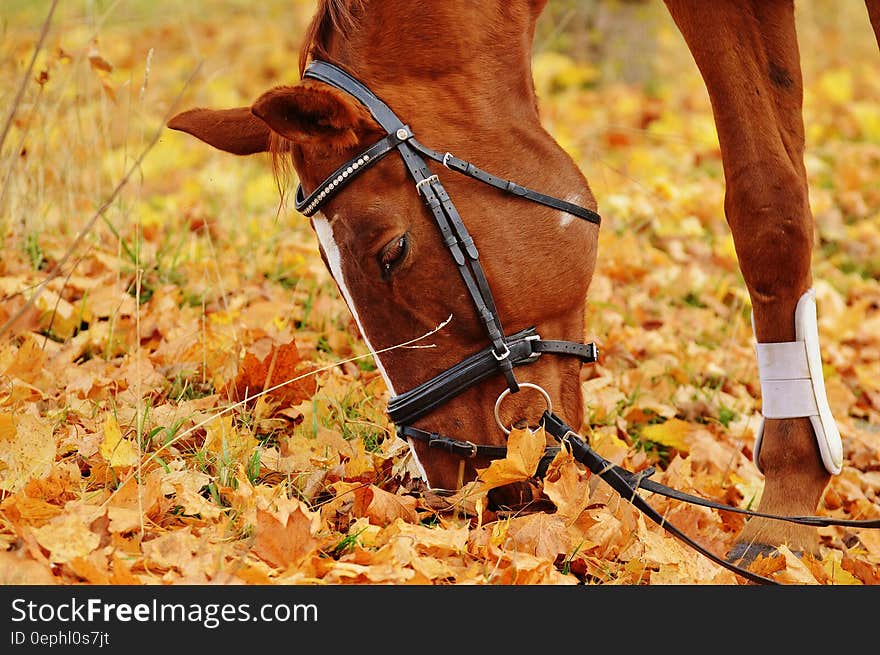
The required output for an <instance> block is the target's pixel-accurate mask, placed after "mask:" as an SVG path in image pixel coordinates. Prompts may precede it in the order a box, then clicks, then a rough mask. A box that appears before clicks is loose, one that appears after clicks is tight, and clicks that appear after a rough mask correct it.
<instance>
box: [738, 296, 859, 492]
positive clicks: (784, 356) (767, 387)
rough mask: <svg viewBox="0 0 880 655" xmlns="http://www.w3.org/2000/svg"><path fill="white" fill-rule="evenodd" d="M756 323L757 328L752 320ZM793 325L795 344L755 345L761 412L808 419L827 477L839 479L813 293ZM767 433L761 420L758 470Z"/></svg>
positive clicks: (839, 452)
mask: <svg viewBox="0 0 880 655" xmlns="http://www.w3.org/2000/svg"><path fill="white" fill-rule="evenodd" d="M752 323H753V324H752V329H754V317H753V319H752ZM794 324H795V338H796V339H797V341H788V342H785V343H756V344H755V353H756V354H757V357H758V374H759V376H760V378H761V398H762V405H763V406H762V409H761V413H762V414H763V416H764V418H802V417H807V418H809V419H810V422H811V423H812V424H813V432H814V433H815V434H816V440H817V442H818V444H819V452H820V454H821V455H822V462H823V463H824V464H825V468H826V469H828V472H829V473H831V474H832V475H837V474H838V473H840V470H841V467H842V466H843V444H842V443H841V440H840V432H838V430H837V424H836V423H835V422H834V417H833V416H832V415H831V408H830V407H829V405H828V396H827V395H826V393H825V377H824V375H823V374H822V356H821V353H820V351H819V324H818V319H817V315H816V292H815V290H814V289H809V290H808V291H806V292H805V293H804V295H802V296H801V298H800V300H799V301H798V304H797V309H795V317H794ZM763 434H764V422H763V421H762V422H761V427H760V428H759V429H758V434H757V435H756V437H755V448H754V453H755V454H754V460H755V465H756V466H759V465H758V452H759V451H760V448H761V438H762V437H763ZM759 468H760V466H759Z"/></svg>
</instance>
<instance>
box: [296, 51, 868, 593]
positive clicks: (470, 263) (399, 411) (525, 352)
mask: <svg viewBox="0 0 880 655" xmlns="http://www.w3.org/2000/svg"><path fill="white" fill-rule="evenodd" d="M303 77H308V78H312V79H315V80H319V81H321V82H324V83H325V84H328V85H330V86H332V87H335V88H337V89H340V90H342V91H345V92H346V93H348V94H349V95H351V96H352V97H354V98H355V99H357V100H358V101H359V102H361V103H362V104H363V105H364V106H365V107H366V108H367V109H368V110H369V111H370V113H371V114H372V116H373V118H374V119H375V120H376V122H377V123H378V124H379V126H380V127H382V129H384V130H385V132H386V135H385V136H384V137H382V138H381V139H379V140H378V141H377V142H376V143H374V144H373V145H372V146H370V147H369V148H367V149H366V150H364V151H363V152H362V153H360V154H359V155H358V156H356V157H354V158H352V159H351V160H349V161H348V162H346V163H345V164H343V165H342V166H340V167H339V168H338V169H337V170H336V171H334V172H333V173H332V174H331V175H330V176H328V177H327V179H325V180H324V182H322V183H321V184H320V185H318V187H317V188H316V189H315V190H313V191H312V192H311V193H309V194H308V195H305V194H304V191H303V188H302V186H299V187H298V188H297V190H296V196H295V200H294V202H295V207H296V209H297V210H298V211H299V212H301V213H302V214H304V215H305V216H312V215H313V214H314V213H315V212H317V211H318V210H319V209H321V208H322V207H323V206H324V205H325V204H326V203H327V202H329V201H330V200H331V199H332V198H333V197H335V196H336V194H338V193H339V192H340V191H341V190H342V189H343V188H344V187H345V186H346V185H347V184H348V183H349V182H350V181H351V180H352V179H354V178H355V177H357V176H358V175H359V174H360V173H362V172H363V171H365V170H367V169H368V168H370V167H371V166H373V165H374V164H375V163H376V162H378V161H379V160H380V159H382V158H383V157H384V156H385V155H387V154H389V153H390V152H393V151H395V150H396V151H397V152H398V154H399V155H400V156H401V158H402V159H403V163H404V165H405V166H406V169H407V171H408V172H409V174H410V176H411V177H412V179H413V181H414V183H415V187H416V191H417V192H418V193H419V195H420V196H421V197H422V199H423V200H424V202H425V204H426V206H427V208H428V210H429V211H430V213H431V215H432V216H433V218H434V221H435V223H436V224H437V227H438V228H439V230H440V234H441V238H442V239H443V243H444V244H445V245H446V247H447V248H448V249H449V251H450V253H451V255H452V258H453V260H454V262H455V265H456V267H457V268H458V271H459V273H460V275H461V278H462V280H463V281H464V283H465V286H466V288H467V290H468V293H469V295H470V297H471V300H472V301H473V304H474V307H475V309H476V313H477V316H478V317H479V319H480V321H481V322H482V324H483V326H484V328H485V331H486V335H487V337H488V340H489V342H490V345H489V346H487V347H486V348H484V349H483V350H480V351H479V352H477V353H474V354H473V355H471V356H469V357H467V358H466V359H464V360H462V361H461V362H459V363H458V364H456V365H454V366H452V367H451V368H449V369H447V370H445V371H443V372H442V373H440V374H439V375H437V376H435V377H433V378H431V379H429V380H427V381H425V382H422V383H421V384H419V385H417V386H416V387H414V388H412V389H410V390H409V391H407V392H405V393H402V394H400V395H397V396H395V397H393V398H391V399H390V401H389V402H388V407H387V412H388V415H389V417H390V418H391V420H392V421H393V422H394V424H395V426H396V427H397V434H398V436H399V437H400V438H401V439H403V440H405V441H408V440H410V439H414V440H417V441H420V442H422V443H425V444H427V445H428V446H429V447H431V448H437V449H441V450H444V451H446V452H448V453H451V454H453V455H457V456H459V457H462V458H473V457H485V458H488V459H499V458H503V457H504V456H505V454H506V452H507V448H506V447H505V446H491V445H482V444H475V443H473V442H471V441H468V440H461V439H456V438H452V437H449V436H445V435H441V434H438V433H436V432H429V431H427V430H422V429H419V428H416V427H413V426H412V425H411V423H413V422H414V421H417V420H418V419H420V418H422V417H424V416H425V415H427V414H429V413H430V412H432V411H433V410H434V409H436V408H437V407H439V406H440V405H442V404H444V403H445V402H446V401H448V400H449V399H451V398H453V397H455V396H457V395H459V394H461V393H463V392H464V391H466V390H467V389H470V388H472V387H473V386H475V385H477V384H479V383H480V382H482V381H483V380H485V379H487V378H489V377H491V376H494V375H497V374H499V373H500V374H501V375H503V376H504V378H505V380H506V382H507V389H506V390H505V391H504V392H503V393H502V395H501V396H499V399H498V402H497V403H496V406H495V418H496V421H497V422H498V424H499V426H500V427H501V428H502V429H503V430H505V431H506V432H509V430H506V429H505V428H504V426H503V425H501V422H500V420H499V418H498V404H499V403H500V401H501V400H502V398H503V397H504V396H505V395H506V394H507V393H516V392H518V391H519V390H520V388H521V386H529V387H536V385H532V384H529V383H520V382H519V381H518V380H517V378H516V375H515V368H517V367H519V366H523V365H527V364H531V363H532V362H534V361H536V360H537V359H538V358H539V357H540V356H541V355H543V354H554V355H561V356H572V357H577V358H578V359H580V360H581V361H582V362H585V363H593V362H596V361H597V359H598V350H597V348H596V346H595V344H593V343H586V344H584V343H578V342H573V341H560V340H547V339H543V338H542V337H541V336H540V335H539V334H537V332H536V331H535V329H534V328H528V329H526V330H522V331H520V332H517V333H515V334H512V335H505V334H504V329H503V327H502V325H501V319H500V317H499V316H498V310H497V309H496V306H495V301H494V299H493V298H492V292H491V291H490V289H489V283H488V280H487V279H486V276H485V274H484V272H483V268H482V266H481V264H480V259H479V252H478V251H477V246H476V244H475V243H474V240H473V238H472V237H471V235H470V234H469V232H468V230H467V228H466V227H465V225H464V222H463V221H462V219H461V216H460V215H459V213H458V211H457V210H456V208H455V205H453V203H452V200H451V199H450V198H449V195H448V194H447V193H446V190H445V189H444V188H443V184H442V183H441V181H440V178H439V177H438V176H437V175H436V174H433V173H432V172H431V169H429V168H428V165H427V163H426V161H425V159H426V158H427V159H430V160H433V161H435V162H438V163H440V164H443V166H445V167H446V168H448V169H450V170H453V171H455V172H457V173H461V174H463V175H466V176H468V177H470V178H473V179H475V180H477V181H479V182H482V183H484V184H487V185H489V186H492V187H495V188H496V189H499V190H500V191H503V192H505V193H508V194H512V195H514V196H516V197H520V198H523V199H525V200H530V201H532V202H536V203H539V204H542V205H545V206H547V207H552V208H553V209H557V210H559V211H563V212H566V213H568V214H571V215H573V216H576V217H578V218H581V219H584V220H586V221H590V222H592V223H595V224H596V225H598V224H599V223H600V222H601V219H600V217H599V214H597V213H596V212H594V211H592V210H590V209H587V208H584V207H580V206H578V205H575V204H572V203H570V202H566V201H564V200H560V199H559V198H554V197H552V196H548V195H545V194H543V193H539V192H537V191H533V190H532V189H529V188H527V187H524V186H522V185H520V184H517V183H515V182H512V181H510V180H506V179H503V178H501V177H498V176H495V175H492V174H491V173H487V172H486V171H483V170H481V169H479V168H477V167H476V166H474V165H473V164H471V163H469V162H467V161H464V160H462V159H459V158H457V157H455V156H453V155H452V154H451V153H449V152H446V153H440V152H438V151H435V150H432V149H430V148H428V147H426V146H425V145H423V144H421V143H419V142H418V141H417V140H416V139H415V137H414V136H413V133H412V131H411V130H410V128H409V126H407V125H406V124H404V123H403V122H402V121H401V120H400V119H399V118H398V117H397V116H396V115H395V114H394V112H393V111H392V110H391V109H390V108H389V107H388V105H386V104H385V103H384V102H383V101H382V100H380V99H379V98H378V97H377V96H376V95H375V94H374V93H373V92H372V91H370V90H369V89H368V88H367V87H366V86H364V84H362V83H361V82H360V81H358V80H357V79H355V78H354V77H352V76H351V75H350V74H348V73H347V72H346V71H344V70H342V69H341V68H339V67H338V66H335V65H333V64H330V63H327V62H324V61H318V60H315V61H312V62H311V63H310V64H309V66H308V67H307V68H306V70H305V72H304V75H303ZM537 388H538V389H539V390H540V391H542V393H544V394H545V400H546V401H547V410H546V411H545V412H544V414H543V415H542V417H541V421H540V422H541V425H542V426H543V427H544V429H545V431H546V432H547V433H549V434H550V435H552V436H553V437H554V439H556V440H557V441H558V442H559V443H560V444H561V447H564V448H566V450H567V451H568V452H570V453H571V455H572V456H573V457H574V459H575V460H576V461H578V462H580V463H581V464H583V465H584V466H585V467H586V468H588V469H589V470H590V471H591V472H592V473H594V474H596V475H598V476H600V477H601V478H602V479H603V480H604V481H605V482H606V483H608V484H609V486H611V488H612V489H614V490H615V491H616V492H617V493H618V494H620V496H621V497H623V498H624V499H625V500H627V501H629V502H630V503H632V504H633V505H634V506H635V507H637V508H638V509H639V510H640V511H641V512H642V513H644V514H645V515H646V516H647V517H648V518H650V519H651V520H652V521H654V522H655V523H657V524H658V525H660V526H661V527H663V528H664V529H665V530H667V531H668V532H670V533H671V534H672V535H674V536H675V537H677V538H679V539H680V540H682V541H683V542H684V543H686V544H688V545H689V546H690V547H692V548H694V549H695V550H696V551H698V552H699V553H701V554H702V555H704V556H706V557H707V558H709V559H711V560H712V561H713V562H715V563H717V564H719V565H721V566H723V567H724V568H726V569H728V570H730V571H733V572H734V573H736V574H738V575H740V576H742V577H744V578H746V579H747V580H750V581H752V582H757V583H761V584H777V583H776V581H775V580H772V579H771V578H767V577H765V576H761V575H758V574H756V573H753V572H751V571H749V570H747V569H744V568H742V567H739V566H737V565H736V564H734V563H733V562H730V561H728V560H725V559H722V558H720V557H718V556H717V555H715V554H714V553H712V552H711V551H709V550H707V549H705V548H704V547H703V546H701V545H700V544H698V543H697V542H695V541H694V540H693V539H691V538H690V537H688V536H687V535H686V534H685V533H684V532H682V531H681V530H680V529H679V528H677V527H675V526H674V525H672V524H670V523H669V522H668V521H666V519H665V518H664V517H663V516H662V515H661V514H660V513H659V512H658V511H657V510H656V509H654V508H653V507H652V506H651V505H650V504H649V503H648V502H647V501H646V500H645V499H644V498H643V497H642V496H641V495H640V494H639V493H638V491H639V489H644V490H646V491H649V492H652V493H656V494H660V495H663V496H666V497H668V498H672V499H675V500H680V501H683V502H688V503H692V504H696V505H701V506H703V507H708V508H711V509H716V510H721V511H726V512H734V513H738V514H745V515H748V516H752V517H761V518H767V519H773V520H779V521H787V522H791V523H797V524H801V525H810V526H816V527H820V526H832V525H834V526H845V527H855V528H866V527H867V528H878V527H880V519H869V520H848V519H834V518H831V517H822V516H780V515H777V514H766V513H762V512H756V511H752V510H747V509H742V508H738V507H733V506H729V505H723V504H720V503H716V502H713V501H711V500H708V499H706V498H701V497H699V496H694V495H692V494H687V493H684V492H681V491H678V490H675V489H671V488H670V487H667V486H665V485H663V484H660V483H658V482H654V481H652V480H650V479H649V478H650V476H651V475H652V474H653V473H654V469H653V467H651V468H649V469H646V470H644V471H640V472H633V471H629V470H627V469H625V468H623V467H620V466H617V465H615V464H613V463H612V462H610V461H608V460H606V459H605V458H603V457H602V456H601V455H599V454H598V453H597V452H596V451H595V450H593V449H592V448H591V447H590V445H589V443H588V440H587V439H585V438H584V437H582V436H581V435H579V434H577V433H576V432H575V431H574V430H573V429H572V428H571V427H569V426H568V425H567V424H566V423H565V422H564V421H563V420H562V419H561V418H559V416H557V415H556V414H555V413H554V412H553V409H552V406H551V403H550V399H549V396H547V395H546V392H544V391H543V390H542V389H540V387H537ZM559 450H560V446H550V447H548V448H547V449H546V450H545V453H544V456H543V457H542V458H541V461H540V463H539V465H538V470H537V471H536V473H535V475H536V476H537V477H542V476H543V475H544V473H545V472H546V470H547V466H548V465H549V463H550V462H551V461H552V460H553V458H554V457H555V456H556V455H557V454H558V452H559Z"/></svg>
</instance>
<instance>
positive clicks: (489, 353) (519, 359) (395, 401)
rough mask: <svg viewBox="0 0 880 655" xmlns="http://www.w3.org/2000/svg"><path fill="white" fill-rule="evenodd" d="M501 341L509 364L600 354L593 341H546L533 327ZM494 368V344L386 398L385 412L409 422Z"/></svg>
mask: <svg viewBox="0 0 880 655" xmlns="http://www.w3.org/2000/svg"><path fill="white" fill-rule="evenodd" d="M504 344H505V347H506V349H507V351H508V352H509V355H508V356H507V358H506V359H507V360H508V361H509V363H510V365H511V366H512V367H516V366H522V365H525V364H531V363H532V362H534V361H535V360H537V359H538V357H540V356H541V355H542V354H545V353H546V354H558V355H568V356H573V357H578V358H580V359H581V361H583V362H585V363H592V362H595V361H597V360H598V357H599V353H598V349H597V348H596V346H595V344H592V343H588V344H582V343H576V342H573V341H556V340H550V341H545V340H543V339H541V337H540V335H538V334H537V333H536V332H535V328H533V327H531V328H527V329H525V330H522V331H521V332H517V333H516V334H513V335H511V336H509V337H506V338H505V340H504ZM497 370H498V362H497V358H496V354H495V349H494V347H489V348H484V349H483V350H480V351H479V352H477V353H475V354H473V355H471V356H470V357H467V358H465V359H464V360H462V361H461V362H459V363H458V364H456V365H455V366H452V367H451V368H448V369H446V370H445V371H443V372H442V373H440V374H439V375H436V376H435V377H433V378H431V379H430V380H426V381H425V382H423V383H421V384H420V385H418V386H416V387H413V388H412V389H410V390H409V391H407V392H405V393H402V394H400V395H398V396H395V397H394V398H392V399H391V400H389V401H388V410H387V411H388V415H389V417H390V418H391V420H392V421H393V422H394V423H395V424H397V425H406V424H410V423H412V422H414V421H417V420H418V419H420V418H422V417H423V416H425V415H426V414H428V413H429V412H431V411H433V410H434V409H436V408H437V407H438V406H440V405H442V404H443V403H445V402H446V401H448V400H449V399H450V398H454V397H455V396H457V395H459V394H460V393H462V392H464V391H466V390H467V389H470V388H471V387H473V386H474V385H476V384H478V383H480V382H482V381H483V380H485V379H486V378H488V377H489V376H491V375H493V374H494V373H495V372H496V371H497Z"/></svg>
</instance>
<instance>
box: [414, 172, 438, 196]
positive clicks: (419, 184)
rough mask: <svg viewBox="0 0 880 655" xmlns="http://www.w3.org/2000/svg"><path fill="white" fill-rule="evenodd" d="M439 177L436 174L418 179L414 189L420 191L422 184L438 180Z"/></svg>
mask: <svg viewBox="0 0 880 655" xmlns="http://www.w3.org/2000/svg"><path fill="white" fill-rule="evenodd" d="M439 181H440V178H439V177H437V176H436V175H431V176H430V177H426V178H425V179H424V180H419V181H418V182H416V191H418V192H421V190H422V185H423V184H430V183H431V182H439Z"/></svg>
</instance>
